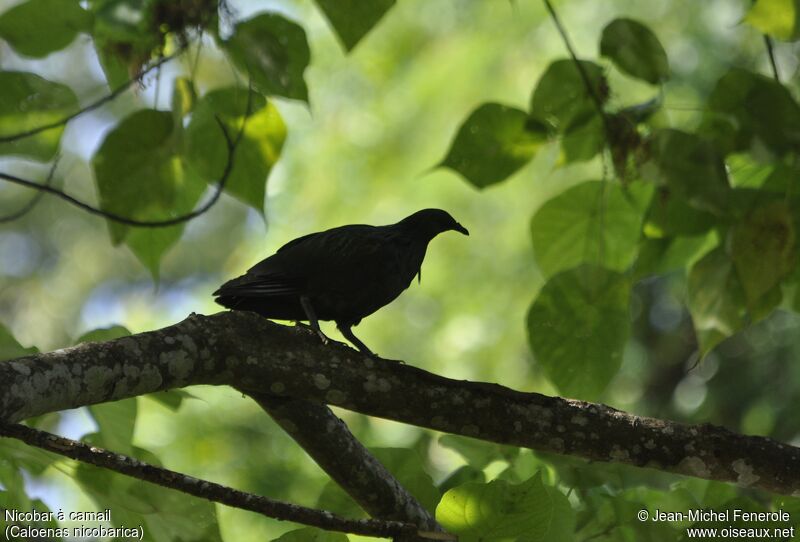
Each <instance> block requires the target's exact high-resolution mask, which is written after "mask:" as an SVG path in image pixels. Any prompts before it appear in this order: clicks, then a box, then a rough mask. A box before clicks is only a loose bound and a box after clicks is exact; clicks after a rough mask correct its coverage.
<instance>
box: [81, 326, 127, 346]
mask: <svg viewBox="0 0 800 542" xmlns="http://www.w3.org/2000/svg"><path fill="white" fill-rule="evenodd" d="M130 334H131V332H130V331H128V328H126V327H125V326H109V327H101V328H98V329H93V330H92V331H87V332H86V333H84V334H83V335H81V336H80V337H78V338H77V339H75V343H74V344H81V343H88V342H105V341H111V340H113V339H119V338H120V337H127V336H128V335H130Z"/></svg>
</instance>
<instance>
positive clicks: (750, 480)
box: [0, 312, 800, 495]
mask: <svg viewBox="0 0 800 542" xmlns="http://www.w3.org/2000/svg"><path fill="white" fill-rule="evenodd" d="M194 384H217V385H221V384H226V385H231V386H234V387H236V388H238V389H241V390H246V391H247V393H261V394H268V395H274V396H283V397H292V398H294V399H300V400H305V401H311V402H316V403H327V404H330V405H335V406H339V407H343V408H346V409H350V410H353V411H357V412H361V413H364V414H368V415H371V416H378V417H382V418H387V419H391V420H396V421H400V422H404V423H408V424H412V425H417V426H420V427H427V428H430V429H435V430H438V431H443V432H447V433H455V434H459V435H464V436H468V437H474V438H478V439H482V440H487V441H492V442H497V443H502V444H511V445H516V446H523V447H526V448H533V449H537V450H543V451H548V452H555V453H560V454H568V455H573V456H578V457H583V458H586V459H590V460H593V461H611V462H618V463H624V464H629V465H636V466H640V467H651V468H655V469H659V470H663V471H667V472H673V473H678V474H686V475H690V476H697V477H700V478H706V479H710V480H720V481H726V482H733V483H737V484H739V485H741V486H745V487H758V488H762V489H767V490H770V491H774V492H776V493H782V494H793V495H800V448H796V447H793V446H790V445H788V444H783V443H780V442H776V441H774V440H771V439H768V438H764V437H753V436H745V435H740V434H737V433H733V432H731V431H729V430H727V429H725V428H722V427H717V426H713V425H709V424H704V425H686V424H680V423H675V422H672V421H668V420H661V419H655V418H646V417H640V416H636V415H633V414H629V413H626V412H621V411H618V410H615V409H613V408H610V407H608V406H605V405H602V404H595V403H587V402H583V401H575V400H570V399H563V398H559V397H549V396H546V395H541V394H538V393H524V392H520V391H515V390H511V389H509V388H506V387H503V386H499V385H496V384H487V383H480V382H466V381H458V380H452V379H448V378H445V377H442V376H438V375H435V374H431V373H428V372H426V371H423V370H421V369H418V368H415V367H412V366H410V365H403V364H400V363H397V362H394V361H388V360H381V359H372V358H368V357H366V356H364V355H362V354H360V353H358V352H356V351H354V350H352V349H351V348H348V347H347V346H345V345H342V344H338V343H332V344H329V345H323V344H321V342H320V341H319V339H318V338H317V337H316V336H315V335H313V334H310V333H309V332H308V331H306V330H303V329H300V328H293V327H286V326H281V325H278V324H275V323H273V322H270V321H268V320H265V319H263V318H260V317H258V316H255V315H251V314H246V313H233V312H232V313H220V314H216V315H213V316H198V315H192V316H190V317H189V318H187V319H186V320H184V321H183V322H181V323H179V324H176V325H173V326H169V327H166V328H163V329H160V330H156V331H151V332H147V333H141V334H137V335H133V336H130V337H125V338H121V339H116V340H113V341H108V342H105V343H86V344H82V345H79V346H76V347H73V348H67V349H63V350H57V351H55V352H49V353H42V354H36V355H33V356H27V357H24V358H19V359H17V360H12V361H9V362H4V363H0V420H3V421H6V422H16V421H19V420H23V419H25V418H28V417H31V416H36V415H39V414H43V413H46V412H52V411H55V410H63V409H67V408H75V407H78V406H82V405H87V404H92V403H99V402H104V401H113V400H117V399H123V398H126V397H132V396H136V395H141V394H145V393H150V392H154V391H161V390H166V389H170V388H178V387H183V386H188V385H194Z"/></svg>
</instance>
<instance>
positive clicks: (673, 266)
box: [633, 230, 719, 280]
mask: <svg viewBox="0 0 800 542" xmlns="http://www.w3.org/2000/svg"><path fill="white" fill-rule="evenodd" d="M718 244H719V239H718V238H717V235H716V232H714V231H713V230H712V231H710V232H708V233H707V234H705V235H698V236H695V237H664V238H645V240H644V241H643V242H642V244H641V245H640V247H639V255H638V256H637V258H636V263H635V264H634V267H633V269H634V272H635V275H634V279H635V280H639V279H642V278H645V277H649V276H652V275H662V274H665V273H670V272H672V271H676V270H686V269H688V268H689V267H691V266H692V265H694V263H695V262H696V261H697V260H699V259H700V258H702V257H703V256H704V255H705V254H707V253H708V252H709V251H711V250H713V249H714V248H715V247H716V246H717V245H718Z"/></svg>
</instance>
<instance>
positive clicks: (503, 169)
mask: <svg viewBox="0 0 800 542" xmlns="http://www.w3.org/2000/svg"><path fill="white" fill-rule="evenodd" d="M546 142H547V128H546V127H545V126H544V125H543V124H542V123H540V122H537V121H535V120H532V119H529V118H528V115H527V114H526V113H525V112H524V111H520V110H519V109H514V108H513V107H508V106H505V105H501V104H497V103H486V104H483V105H481V106H480V107H478V108H477V109H476V110H475V111H473V112H472V113H471V114H470V115H469V117H467V120H466V121H464V124H462V125H461V128H459V130H458V134H456V137H455V139H454V140H453V144H452V146H451V147H450V151H449V152H448V154H447V157H446V158H445V159H444V160H443V161H442V163H441V165H442V166H444V167H448V168H450V169H452V170H454V171H457V172H458V173H460V174H461V175H463V176H464V178H465V179H467V180H468V181H469V182H470V183H472V184H473V185H474V186H476V187H478V188H485V187H487V186H491V185H493V184H495V183H499V182H500V181H502V180H504V179H506V178H507V177H509V176H510V175H512V174H513V173H514V172H515V171H517V170H518V169H519V168H521V167H522V166H524V165H525V164H527V163H528V162H529V161H530V160H531V158H533V155H534V154H536V151H537V150H538V149H539V147H541V146H542V145H543V144H544V143H546Z"/></svg>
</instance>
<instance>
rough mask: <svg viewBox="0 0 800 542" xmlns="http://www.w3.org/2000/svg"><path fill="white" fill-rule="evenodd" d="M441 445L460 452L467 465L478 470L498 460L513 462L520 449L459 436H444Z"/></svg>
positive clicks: (440, 440)
mask: <svg viewBox="0 0 800 542" xmlns="http://www.w3.org/2000/svg"><path fill="white" fill-rule="evenodd" d="M439 444H441V445H442V446H444V447H445V448H450V449H451V450H454V451H456V452H458V453H459V455H461V456H462V457H463V458H464V459H466V460H467V463H469V464H470V465H471V466H472V467H475V468H476V469H483V468H485V467H486V465H488V464H489V463H491V462H492V461H496V460H498V459H504V460H506V461H511V460H512V459H513V458H515V457H516V456H517V455H519V448H517V447H516V446H504V445H501V444H493V443H490V442H483V441H481V440H476V439H471V438H467V437H461V436H458V435H443V436H442V437H440V438H439Z"/></svg>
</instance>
